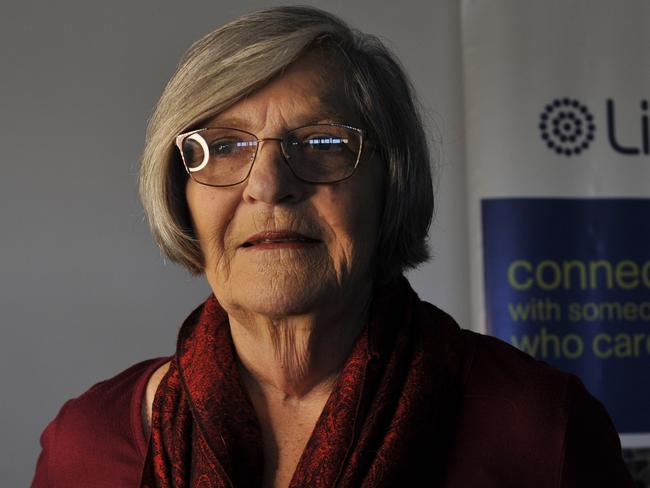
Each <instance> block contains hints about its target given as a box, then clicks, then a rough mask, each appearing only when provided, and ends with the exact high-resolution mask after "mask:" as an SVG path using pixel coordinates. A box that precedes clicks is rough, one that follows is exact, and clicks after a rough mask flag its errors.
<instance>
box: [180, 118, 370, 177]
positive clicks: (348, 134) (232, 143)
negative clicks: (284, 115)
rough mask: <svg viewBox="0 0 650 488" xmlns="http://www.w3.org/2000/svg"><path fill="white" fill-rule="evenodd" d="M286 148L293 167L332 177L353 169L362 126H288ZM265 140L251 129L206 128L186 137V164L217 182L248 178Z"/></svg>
mask: <svg viewBox="0 0 650 488" xmlns="http://www.w3.org/2000/svg"><path fill="white" fill-rule="evenodd" d="M281 145H282V153H283V155H284V157H285V160H286V161H287V163H288V164H289V166H290V168H291V170H292V171H293V173H294V174H295V175H296V176H297V177H298V178H300V179H302V180H304V181H308V182H312V183H329V182H335V181H339V180H342V179H345V178H347V177H349V176H351V175H352V173H353V172H354V169H355V167H356V164H357V162H358V159H359V153H360V151H361V131H359V130H358V129H354V128H351V127H346V126H340V125H313V126H307V127H300V128H298V129H294V130H292V131H289V132H287V133H286V134H285V135H284V136H283V138H282V140H281ZM259 146H260V141H258V139H257V138H256V137H255V136H254V135H253V134H249V133H248V132H245V131H242V130H237V129H228V128H209V129H202V130H200V131H197V132H194V133H192V134H190V135H188V136H187V137H186V138H185V139H184V140H183V142H182V153H183V160H184V162H185V166H186V168H187V170H188V172H189V173H190V175H191V176H192V178H194V179H195V180H196V181H198V182H199V183H203V184H207V185H215V186H226V185H235V184H237V183H240V182H242V181H244V180H245V179H246V178H247V177H248V174H249V172H250V169H251V166H252V164H253V161H254V159H255V156H256V154H257V151H258V150H259Z"/></svg>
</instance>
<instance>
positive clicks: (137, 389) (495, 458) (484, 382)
mask: <svg viewBox="0 0 650 488" xmlns="http://www.w3.org/2000/svg"><path fill="white" fill-rule="evenodd" d="M438 313H439V314H440V317H439V318H440V321H444V322H448V321H449V318H448V317H447V316H446V315H444V314H443V313H442V312H439V311H438ZM455 330H456V332H455V333H456V334H458V335H460V337H461V338H462V343H463V344H464V345H465V346H464V349H465V350H464V357H463V371H464V374H463V377H464V380H463V385H462V391H463V397H462V401H461V404H460V406H459V415H458V416H457V417H456V418H454V419H448V420H446V421H449V422H454V423H455V435H454V442H453V444H452V447H451V448H450V449H451V450H450V453H449V458H448V460H447V475H446V482H445V484H444V486H445V487H448V488H467V487H472V488H473V487H478V488H480V487H486V488H487V487H494V488H497V487H499V488H503V487H524V486H525V487H528V488H534V487H540V488H541V487H558V488H559V487H590V488H593V487H607V488H610V487H617V488H619V487H632V486H633V483H632V480H631V478H630V476H629V474H628V472H627V469H626V466H625V464H624V462H623V460H622V457H621V450H620V442H619V439H618V435H617V434H616V431H615V429H614V427H613V425H612V422H611V420H610V419H609V417H608V415H607V413H606V411H605V409H604V408H603V406H602V405H601V404H600V403H599V402H598V401H597V400H596V399H594V398H593V397H592V396H591V395H590V394H589V393H588V392H587V391H586V390H585V388H584V386H583V385H582V383H580V381H579V380H578V379H577V378H576V377H574V376H572V375H568V374H566V373H563V372H560V371H558V370H556V369H554V368H551V367H550V366H547V365H546V364H544V363H542V362H539V361H536V360H534V359H532V358H530V357H529V356H527V355H525V354H523V353H521V352H520V351H518V350H516V349H514V348H513V347H511V346H509V345H507V344H505V343H503V342H501V341H499V340H497V339H494V338H491V337H488V336H483V335H479V334H475V333H472V332H469V331H466V330H461V329H459V328H458V327H457V326H455ZM169 359H170V358H157V359H152V360H148V361H144V362H141V363H138V364H136V365H134V366H132V367H130V368H129V369H127V370H126V371H124V372H122V373H120V374H119V375H117V376H115V377H114V378H112V379H109V380H107V381H103V382H101V383H98V384H96V385H95V386H93V387H92V388H91V389H90V390H88V391H87V392H86V393H84V394H83V395H81V396H80V397H78V398H76V399H73V400H70V401H68V402H67V403H66V404H65V405H64V406H63V407H62V408H61V411H60V412H59V414H58V415H57V417H56V418H55V419H54V420H53V421H52V422H51V423H50V424H49V425H48V426H47V428H46V429H45V431H44V432H43V434H42V436H41V445H42V448H43V450H42V452H41V455H40V457H39V459H38V464H37V466H36V474H35V477H34V481H33V484H32V487H33V488H43V487H52V488H58V487H65V488H69V487H84V488H100V487H102V488H104V487H105V488H109V487H110V488H115V487H137V486H139V483H140V479H141V475H142V470H143V466H144V461H145V456H146V450H147V439H146V438H145V434H144V431H143V426H142V418H141V408H142V401H143V397H144V392H145V388H146V384H147V381H148V379H149V377H150V376H151V375H152V374H153V372H154V371H155V370H156V369H157V368H158V367H159V366H160V365H162V364H163V363H164V362H166V361H168V360H169ZM433 462H435V460H432V463H433ZM423 486H428V485H427V483H426V480H423Z"/></svg>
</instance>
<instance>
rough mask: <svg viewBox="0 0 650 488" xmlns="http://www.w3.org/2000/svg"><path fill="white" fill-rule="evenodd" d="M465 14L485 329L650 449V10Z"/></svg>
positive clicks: (475, 299)
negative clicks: (582, 388)
mask: <svg viewBox="0 0 650 488" xmlns="http://www.w3.org/2000/svg"><path fill="white" fill-rule="evenodd" d="M461 5H462V12H461V29H462V56H463V71H464V83H465V86H464V93H465V123H466V137H467V164H468V170H467V171H468V198H469V205H468V208H469V225H470V236H471V239H472V241H471V243H470V249H471V254H472V255H471V265H470V266H471V273H472V276H473V279H472V280H471V281H472V287H473V289H472V318H473V321H474V324H475V326H476V328H477V329H478V330H480V331H483V332H487V333H488V334H491V335H494V336H497V337H499V338H501V339H503V340H505V341H506V342H508V343H510V344H512V345H514V346H516V347H518V348H519V349H521V350H523V351H526V352H528V353H529V354H531V355H533V356H534V357H536V358H538V359H541V360H544V361H546V362H548V363H550V364H553V365H555V366H558V367H560V368H562V369H564V370H566V371H569V372H571V373H575V374H577V375H578V376H580V378H581V379H582V381H583V382H584V383H585V385H586V387H587V388H588V389H589V391H590V392H591V393H592V394H593V395H595V396H596V397H597V398H599V399H600V400H601V401H602V402H603V403H604V404H605V406H606V407H607V410H608V411H609V413H610V415H611V416H612V418H613V420H614V423H615V425H616V427H617V429H618V431H619V433H620V434H621V440H622V443H623V446H624V447H630V448H631V447H647V446H650V107H649V105H650V35H649V34H648V32H649V31H650V2H649V1H647V0H623V1H620V0H618V1H612V0H572V1H567V0H544V1H538V0H464V1H463V2H462V4H461Z"/></svg>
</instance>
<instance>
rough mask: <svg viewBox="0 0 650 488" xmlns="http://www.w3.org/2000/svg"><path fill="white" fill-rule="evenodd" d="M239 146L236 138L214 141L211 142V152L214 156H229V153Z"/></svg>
mask: <svg viewBox="0 0 650 488" xmlns="http://www.w3.org/2000/svg"><path fill="white" fill-rule="evenodd" d="M237 147H238V145H237V141H235V140H230V139H227V140H226V139H224V140H218V141H214V142H213V143H212V144H210V154H211V155H213V156H227V155H228V154H232V153H233V152H234V151H235V150H236V149H237Z"/></svg>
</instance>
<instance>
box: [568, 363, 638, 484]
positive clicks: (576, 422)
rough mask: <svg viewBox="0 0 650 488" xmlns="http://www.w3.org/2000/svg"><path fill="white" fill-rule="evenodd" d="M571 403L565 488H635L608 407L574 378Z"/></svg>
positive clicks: (569, 407)
mask: <svg viewBox="0 0 650 488" xmlns="http://www.w3.org/2000/svg"><path fill="white" fill-rule="evenodd" d="M567 400H568V402H569V404H568V412H569V413H568V420H567V428H566V437H565V442H564V466H563V468H562V487H563V488H582V487H585V486H589V487H592V488H599V487H602V488H611V487H616V488H626V487H629V488H634V482H633V481H632V476H631V475H630V473H629V471H628V469H627V467H626V465H625V462H624V461H623V457H622V454H621V443H620V440H619V437H618V434H617V433H616V429H615V428H614V424H613V423H612V421H611V419H610V418H609V415H608V414H607V411H606V410H605V407H603V405H602V404H601V403H600V402H599V401H598V400H596V399H595V398H594V397H593V396H591V395H590V394H589V393H588V392H587V390H586V389H585V387H584V385H583V384H582V382H581V381H580V380H579V379H577V378H576V377H573V376H572V377H571V380H570V384H569V391H568V396H567Z"/></svg>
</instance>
